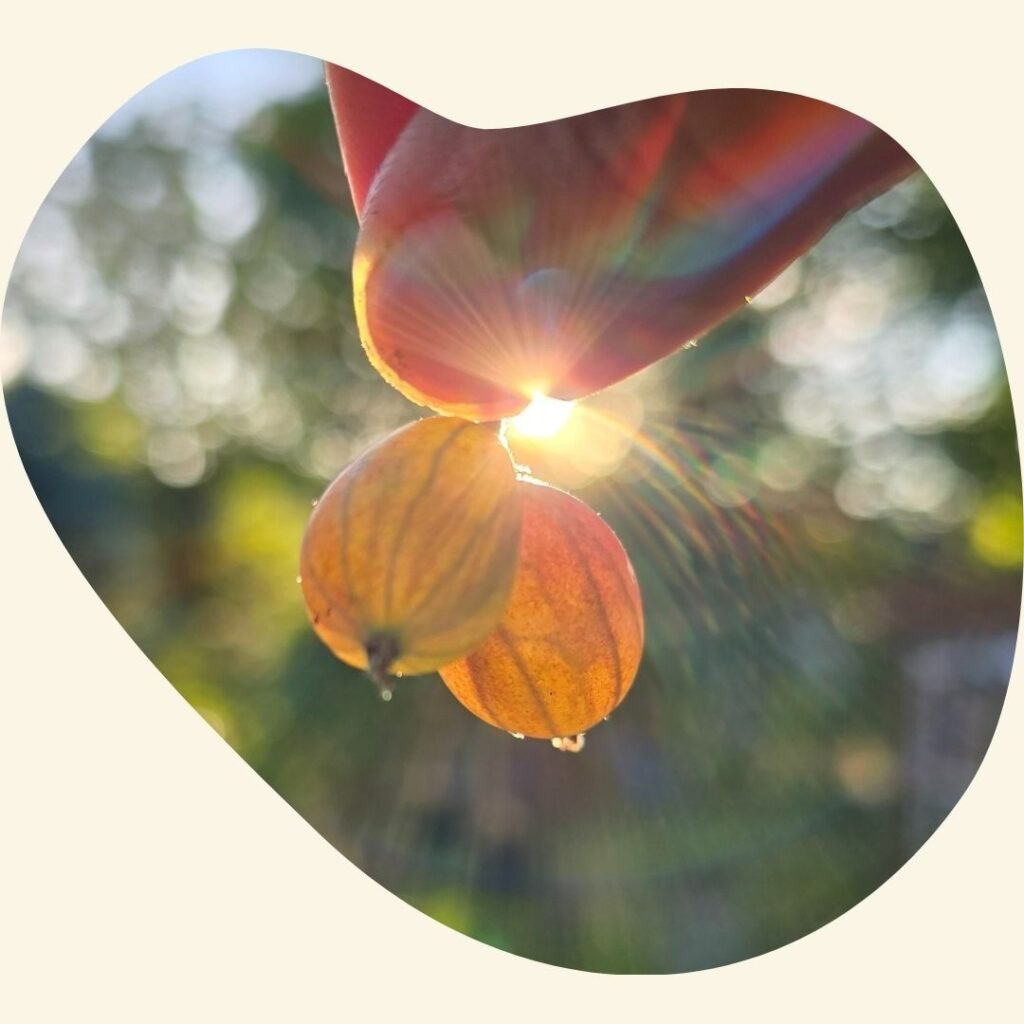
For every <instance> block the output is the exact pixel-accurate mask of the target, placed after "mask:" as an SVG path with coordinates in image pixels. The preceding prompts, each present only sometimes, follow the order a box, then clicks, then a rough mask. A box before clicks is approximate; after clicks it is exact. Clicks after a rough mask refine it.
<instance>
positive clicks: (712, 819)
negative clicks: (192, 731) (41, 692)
mask: <svg viewBox="0 0 1024 1024" xmlns="http://www.w3.org/2000/svg"><path fill="white" fill-rule="evenodd" d="M210 59H211V60H216V59H217V58H210ZM254 67H258V65H254ZM355 232H356V224H355V220H354V217H353V214H352V211H351V208H350V206H349V203H348V199H347V195H346V191H345V184H344V177H343V172H342V168H341V164H340V160H339V158H338V153H337V145H336V141H335V138H334V134H333V126H332V123H331V120H330V113H329V110H328V106H327V102H326V98H325V96H324V94H323V92H322V91H321V90H320V89H314V90H313V91H312V92H310V93H309V95H308V96H305V97H303V98H300V99H297V100H292V101H289V102H287V103H276V104H275V103H271V104H268V105H267V106H266V107H265V108H264V109H262V110H261V111H259V112H258V114H257V115H256V116H255V117H254V118H252V119H251V120H249V121H247V122H246V123H245V124H244V125H243V126H242V127H241V128H235V127H231V128H225V127H224V126H223V125H218V124H217V123H215V122H213V121H211V120H210V119H209V118H208V117H205V116H204V114H203V111H202V109H200V108H193V107H189V106H187V105H184V104H183V105H181V106H180V107H178V108H173V109H172V110H170V112H168V111H167V110H164V111H163V112H162V113H161V114H160V115H159V116H155V115H150V116H147V115H146V114H145V113H144V112H143V113H140V114H139V116H138V117H136V118H135V119H134V120H129V121H127V122H125V121H124V119H122V124H121V127H120V128H119V130H118V131H117V132H107V133H103V132H101V133H100V134H99V135H97V137H95V138H94V139H93V140H91V142H90V143H89V144H88V145H87V146H86V147H85V149H84V150H83V151H82V153H81V154H80V155H79V156H78V157H77V158H76V160H75V161H74V162H73V163H72V164H71V166H70V167H69V168H68V170H67V171H66V173H65V174H64V175H63V176H62V178H61V179H60V181H58V183H57V184H56V186H55V188H54V190H53V192H52V194H51V196H50V197H49V198H48V200H47V201H46V203H45V205H44V206H43V208H42V209H41V211H40V213H39V215H38V216H37V218H36V220H35V222H34V224H33V226H32V229H31V231H30V233H29V236H28V238H27V239H26V242H25V246H24V248H23V251H22V253H21V255H20V257H19V260H18V264H17V266H16V268H15V273H14V277H13V280H12V285H11V289H10V292H9V295H8V299H7V305H6V308H5V313H4V324H3V331H4V335H3V348H2V350H0V351H2V356H3V363H2V365H3V369H4V375H5V381H6V401H7V408H8V413H9V415H10V419H11V423H12V427H13V430H14V435H15V438H16V441H17V443H18V447H19V450H20V452H21V454H22V458H23V460H24V463H25V467H26V470H27V472H28V475H29V477H30V479H31V481H32V484H33V486H34V488H35V490H36V492H37V494H38V496H39V499H40V502H41V503H42V505H43V508H44V509H45V510H46V513H47V515H48V516H49V517H50V519H51V521H52V522H53V525H54V527H55V529H56V531H57V533H58V534H59V535H60V538H61V540H62V541H63V542H64V544H65V545H66V546H67V548H68V550H69V551H70V552H71V554H72V556H73V557H74V559H75V561H76V562H77V564H78V565H79V567H80V568H81V570H82V571H83V573H84V574H85V576H86V577H87V578H88V579H89V581H90V582H91V584H92V585H93V586H94V587H95V589H96V591H97V593H98V594H99V596H100V597H101V598H102V600H103V601H104V602H105V603H106V604H107V606H108V607H109V608H110V610H111V612H112V613H113V614H114V615H115V617H116V618H117V619H118V621H119V622H121V623H122V625H123V626H124V628H125V629H126V630H127V632H128V633H129V634H130V635H131V636H132V637H133V639H134V640H135V641H136V642H137V643H138V644H139V646H140V647H141V648H142V650H143V651H145V652H146V654H147V655H148V656H149V657H150V658H151V659H152V660H153V661H154V663H155V664H156V665H157V666H158V667H159V668H160V669H161V671H162V672H163V673H164V674H165V675H166V676H167V678H168V679H169V680H170V681H171V682H172V683H173V684H174V686H175V687H177V689H178V690H179V691H180V692H181V694H182V695H183V696H184V698H185V699H186V700H188V701H189V702H190V703H191V704H192V705H194V706H195V707H196V709H197V710H198V711H199V713H200V714H202V715H203V716H204V717H205V718H206V720H207V721H208V722H209V723H210V725H211V726H212V727H213V728H215V729H216V730H217V731H218V732H219V733H221V735H223V736H224V737H225V739H226V740H227V741H228V742H230V743H231V744H232V745H233V746H234V747H235V749H236V750H238V752H239V753H240V754H241V755H242V756H243V757H244V758H245V759H246V760H247V761H248V762H249V763H250V764H252V765H253V767H254V768H255V769H256V770H257V771H258V772H259V773H260V774H261V775H262V776H263V778H265V779H266V780H267V782H268V783H270V785H272V786H273V787H274V788H275V789H276V790H277V791H278V792H279V793H281V795H282V796H284V797H285V799H287V800H288V801H289V802H290V803H291V804H292V805H293V806H294V807H295V808H296V809H297V810H298V811H299V812H300V813H301V814H303V815H304V816H305V817H306V818H307V819H308V820H309V821H310V822H311V823H312V824H313V825H314V826H315V827H316V828H317V829H318V830H319V831H320V832H321V833H322V834H323V835H325V836H326V837H327V838H328V839H329V840H330V841H331V842H332V843H333V844H334V845H335V846H336V847H337V848H338V849H339V850H340V851H341V852H342V853H343V854H344V855H345V856H347V857H349V858H350V859H351V860H352V861H353V862H355V863H356V864H357V865H359V866H360V867H361V868H362V869H363V870H364V871H366V872H367V874H369V875H370V876H371V877H372V878H374V879H376V880H377V881H379V882H380V883H381V884H382V885H384V886H386V887H387V888H388V889H389V890H391V891H392V892H394V893H396V894H397V895H399V896H400V897H401V898H403V899H405V900H407V901H408V902H410V903H411V904H413V905H414V906H416V907H418V908H420V909H421V910H423V911H424V912H426V913H428V914H430V915H432V916H433V917H435V918H437V919H438V920H440V921H442V922H444V923H446V924H448V925H450V926H451V927H453V928H457V929H459V930H461V931H464V932H465V933H467V934H469V935H472V936H475V937H477V938H479V939H481V940H483V941H485V942H488V943H491V944H492V945H494V946H497V947H499V948H502V949H506V950H509V951H512V952H514V953H518V954H522V955H526V956H530V957H534V958H538V959H541V960H546V961H550V962H552V963H556V964H561V965H565V966H569V967H576V968H583V969H588V970H597V971H614V972H668V971H681V970H696V969H701V968H706V967H711V966H715V965H717V964H723V963H728V962H731V961H734V960H737V959H742V958H745V957H749V956H753V955H756V954H758V953H762V952H764V951H766V950H769V949H771V948H773V947H776V946H778V945H780V944H783V943H786V942H788V941H791V940H793V939H795V938H798V937H799V936H802V935H804V934H806V933H807V932H808V931H810V930H812V929H814V928H816V927H818V926H820V925H822V924H824V923H826V922H828V921H829V920H831V919H833V918H834V917H836V916H837V915H839V914H841V913H842V912H844V911H845V910H847V909H848V908H850V907H851V906H853V905H854V904H855V903H857V902H858V901H859V900H860V899H862V898H863V897H865V896H866V895H868V894H869V893H870V892H872V891H873V890H874V889H875V888H876V887H877V886H878V885H880V884H881V883H882V882H884V881H885V880H886V879H887V878H888V877H889V876H890V875H892V874H893V872H894V871H896V870H897V869H898V868H899V867H900V866H901V865H902V864H903V863H904V862H905V861H906V860H907V858H908V857H909V856H911V855H912V854H913V852H914V851H915V850H916V849H917V848H918V847H919V846H920V844H921V843H922V842H923V841H924V840H925V839H926V838H927V837H928V836H929V835H930V834H931V832H932V831H933V830H934V829H935V827H936V826H937V825H938V824H939V823H940V822H941V821H942V819H943V818H944V816H945V815H946V814H947V813H948V811H949V810H950V808H951V807H952V806H953V805H954V804H955V802H956V801H957V799H958V798H959V797H960V795H961V794H962V792H963V791H964V789H965V787H966V786H967V785H968V783H969V782H970V779H971V777H972V776H973V773H974V771H975V769H976V768H977V765H978V764H979V763H980V760H981V758H982V757H983V755H984V753H985V750H986V748H987V745H988V742H989V739H990V737H991V734H992V730H993V728H994V726H995V721H996V719H997V717H998V714H999V710H1000V708H1001V706H1002V700H1003V695H1004V692H1005V687H1006V684H1007V680H1008V676H1009V669H1010V663H1011V659H1012V655H1013V649H1014V637H1015V632H1016V627H1017V621H1018V617H1019V602H1020V585H1021V548H1022V540H1021V487H1020V464H1019V458H1018V453H1017V449H1016V443H1015V429H1014V422H1013V411H1012V408H1011V403H1010V398H1009V391H1008V387H1007V382H1006V376H1005V371H1004V369H1003V365H1002V359H1001V356H1000V353H999V348H998V343H997V340H996V337H995V333H994V329H993V326H992V322H991V318H990V315H989V312H988V307H987V304H986V302H985V299H984V295H983V292H982V290H981V286H980V283H979V281H978V278H977V274H976V271H975V268H974V265H973V263H972V261H971V258H970V255H969V252H968V250H967V248H966V246H965V244H964V242H963V240H962V238H961V237H960V234H959V232H958V231H957V228H956V225H955V223H954V221H953V219H952V217H951V216H950V214H949V212H948V211H947V210H946V209H945V207H944V205H943V204H942V202H941V200H940V199H939V197H938V196H937V195H936V194H935V192H934V190H933V189H932V188H931V186H930V185H929V183H928V181H927V180H926V179H925V178H924V177H923V176H920V175H919V176H917V177H915V178H914V179H912V180H910V181H908V182H905V183H904V184H903V185H901V186H899V187H898V188H897V189H894V190H893V191H892V192H890V193H888V194H887V195H886V196H883V197H881V198H880V199H878V200H876V201H875V202H874V203H872V204H871V205H870V206H868V207H866V208H865V209H864V210H862V211H860V212H859V213H858V214H856V215H852V216H850V217H848V218H847V219H846V220H845V221H844V222H842V223H841V224H840V225H838V226H837V227H836V229H835V230H834V231H833V232H832V233H831V234H830V235H829V236H828V237H827V238H826V239H825V240H824V241H823V242H822V243H821V245H820V246H818V247H817V248H816V249H815V250H814V251H813V252H812V253H811V254H809V255H808V256H806V257H805V258H803V259H802V260H801V261H800V263H799V264H798V265H797V266H796V267H795V268H793V269H792V270H791V271H789V272H787V273H786V274H785V275H783V277H782V278H780V279H779V280H778V281H777V282H776V283H775V284H774V285H773V286H772V287H771V288H769V289H768V291H766V292H765V293H763V294H762V295H761V296H758V297H756V298H755V300H754V301H753V302H752V303H751V304H750V306H749V308H748V309H746V310H745V311H743V312H742V313H741V314H739V315H737V316H736V317H735V318H733V319H732V320H731V321H730V322H728V323H727V324H725V325H724V326H723V327H722V328H720V329H719V330H717V331H716V332H714V333H713V334H712V335H711V336H709V337H707V338H705V339H703V340H702V341H701V343H700V344H699V345H698V346H696V348H693V349H690V350H686V351H683V352H680V353H679V354H678V355H677V356H675V357H673V358H672V359H670V360H668V361H666V362H665V363H663V364H661V365H659V366H657V367H655V368H652V370H650V371H648V372H645V373H644V374H641V375H640V376H639V377H638V378H635V379H634V380H633V381H630V382H626V384H625V385H623V387H622V388H621V389H619V390H618V391H616V392H615V393H614V394H610V395H609V396H608V398H607V399H599V401H604V400H607V401H610V402H612V403H613V404H614V403H615V402H625V403H626V405H628V406H629V408H630V409H632V410H634V412H635V411H636V410H639V413H638V414H637V415H636V416H635V417H634V419H635V420H636V422H637V424H638V428H639V430H640V431H641V433H640V440H638V441H635V442H634V443H630V444H627V445H625V446H623V447H622V450H621V451H619V450H616V455H615V459H616V462H615V465H614V466H611V467H609V466H607V465H605V466H603V467H601V468H599V469H595V470H594V471H592V472H590V471H586V472H582V471H581V469H580V466H581V465H584V464H587V463H586V459H583V460H582V462H581V460H579V459H576V460H567V459H561V460H560V459H559V458H558V457H557V452H555V453H550V452H549V453H548V454H547V455H545V453H544V451H542V450H539V449H537V450H529V451H526V452H525V453H524V454H523V457H524V458H525V459H526V460H527V461H529V462H530V464H531V465H532V467H533V469H534V471H535V472H537V473H538V474H539V475H541V476H544V477H546V478H549V479H551V480H552V481H553V482H556V483H561V484H563V485H566V486H571V487H573V488H574V489H577V490H578V491H579V492H580V493H581V495H583V496H584V497H585V498H586V500H587V501H589V502H590V503H591V504H593V505H594V506H595V507H597V508H598V509H599V510H600V511H601V512H602V514H603V515H604V516H605V517H606V518H607V519H608V521H609V522H610V523H611V524H612V525H613V527H614V528H615V529H616V531H617V532H618V533H619V535H620V536H621V538H622V539H623V542H624V543H625V545H626V547H627V549H628V550H629V551H630V554H631V556H632V558H633V561H634V563H635V565H636V569H637V572H638V575H639V578H640V581H641V585H642V588H643V593H644V598H645V605H646V613H647V627H648V642H647V649H646V654H645V660H644V664H643V666H642V670H641V673H640V676H639V678H638V681H637V683H636V685H635V688H634V690H633V692H632V694H631V695H630V697H629V699H628V700H627V701H626V703H625V704H624V705H623V706H622V707H621V708H620V709H619V710H618V711H617V712H616V714H615V715H614V716H613V718H612V720H611V721H610V722H609V723H607V724H605V725H602V726H601V727H600V728H599V729H596V730H594V732H593V733H592V734H591V736H590V737H589V738H588V743H587V747H586V750H585V751H584V752H583V753H582V754H581V755H579V756H576V757H569V756H566V755H562V754H558V753H556V752H555V751H553V750H552V749H551V748H550V747H548V746H546V745H544V744H541V743H534V742H518V741H515V740H513V739H511V738H510V737H508V736H506V735H505V734H503V733H500V732H498V731H496V730H493V729H490V728H489V727H487V726H485V725H484V724H482V723H480V722H478V721H476V720H475V719H473V718H471V717H470V716H469V715H468V714H467V713H466V712H464V711H463V710H462V709H461V708H460V707H459V706H458V705H457V704H456V703H455V701H454V700H453V699H452V698H451V697H450V696H449V695H448V693H447V691H445V689H444V688H443V686H441V684H440V683H439V682H438V680H437V679H436V678H426V679H420V680H409V681H407V682H406V683H405V684H404V685H402V686H401V688H400V689H399V691H398V693H397V695H396V699H395V700H394V701H393V702H392V703H391V704H390V705H383V704H382V703H381V702H380V701H379V700H377V698H376V697H375V693H374V690H373V688H372V687H371V686H370V685H369V684H368V683H366V682H365V680H363V679H362V678H361V677H360V676H359V674H358V673H356V672H354V671H352V670H350V669H348V668H347V667H346V666H344V665H342V664H341V663H339V662H337V661H336V660H334V659H333V658H332V657H331V655H330V654H329V653H328V652H327V651H326V650H325V649H324V648H323V647H322V646H321V645H320V644H319V642H318V641H317V640H316V638H315V637H314V636H313V634H312V632H311V630H310V629H309V628H308V626H307V623H306V620H305V615H304V611H303V608H302V604H301V599H300V593H299V588H298V586H297V585H296V572H297V561H298V548H299V542H300V538H301V535H302V531H303V528H304V525H305V522H306V519H307V516H308V512H309V508H310V504H311V502H312V501H313V500H314V499H315V498H316V497H318V495H319V494H320V492H321V491H322V489H323V487H324V486H325V484H326V482H327V481H328V480H329V479H330V478H331V477H333V475H335V474H336V473H337V472H338V471H339V470H340V469H341V468H343V466H344V465H346V464H347V463H348V462H349V461H350V460H351V459H352V458H353V457H355V455H357V454H358V453H359V452H360V451H361V450H362V449H363V448H365V447H366V446H367V445H368V444H369V442H370V441H371V440H373V439H375V438H378V437H380V436H382V435H383V434H385V433H387V432H388V431H389V430H391V429H392V428H394V427H396V426H398V425H400V424H401V423H403V422H406V421H408V420H409V419H411V418H413V417H414V416H416V415H419V414H420V411H419V410H417V409H415V408H413V407H412V406H410V405H408V403H406V402H405V401H404V400H403V399H401V398H400V397H399V396H398V395H397V393H395V392H394V391H392V390H391V389H390V388H389V387H388V386H387V385H386V384H385V383H383V382H382V381H381V380H380V379H379V378H377V376H376V375H375V373H374V372H373V371H372V369H371V368H370V366H369V364H368V363H367V362H366V360H365V358H364V356H363V353H362V350H361V348H360V345H359V340H358V337H357V334H356V330H355V327H354V324H353V319H352V299H351V288H350V282H349V261H350V257H351V250H352V245H353V241H354V238H355ZM598 447H600V446H597V445H595V446H594V450H595V451H596V449H597V448H598ZM603 450H604V449H602V451H603ZM591 454H593V452H592V453H591ZM937 898H939V899H941V894H937Z"/></svg>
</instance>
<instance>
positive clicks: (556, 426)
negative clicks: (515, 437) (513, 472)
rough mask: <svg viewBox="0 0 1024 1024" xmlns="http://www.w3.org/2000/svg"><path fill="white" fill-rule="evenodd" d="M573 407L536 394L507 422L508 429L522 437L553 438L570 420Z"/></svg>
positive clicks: (570, 404) (573, 404)
mask: <svg viewBox="0 0 1024 1024" xmlns="http://www.w3.org/2000/svg"><path fill="white" fill-rule="evenodd" d="M575 405H576V403H575V402H562V401H559V399H557V398H548V396H547V395H541V394H537V395H534V396H533V401H531V402H530V404H529V405H528V406H527V407H526V408H525V409H524V410H523V411H522V412H521V413H519V415H518V416H513V417H512V418H511V419H510V420H509V421H508V423H509V427H510V428H511V429H512V430H513V431H515V433H517V434H522V435H523V436H524V437H537V438H548V437H554V436H555V435H556V434H557V433H559V432H560V431H561V430H562V429H563V428H564V427H565V426H566V424H568V422H569V420H570V419H571V418H572V414H573V408H574V407H575Z"/></svg>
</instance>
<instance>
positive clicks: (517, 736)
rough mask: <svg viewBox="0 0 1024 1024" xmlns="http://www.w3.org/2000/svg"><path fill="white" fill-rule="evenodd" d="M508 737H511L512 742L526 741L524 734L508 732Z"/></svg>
mask: <svg viewBox="0 0 1024 1024" xmlns="http://www.w3.org/2000/svg"><path fill="white" fill-rule="evenodd" d="M509 736H511V737H512V739H514V740H525V739H526V734H525V733H521V732H510V733H509Z"/></svg>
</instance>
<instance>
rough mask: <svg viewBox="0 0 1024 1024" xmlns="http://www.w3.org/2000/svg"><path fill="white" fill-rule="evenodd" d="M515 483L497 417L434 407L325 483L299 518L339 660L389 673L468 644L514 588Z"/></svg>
mask: <svg viewBox="0 0 1024 1024" xmlns="http://www.w3.org/2000/svg"><path fill="white" fill-rule="evenodd" d="M520 495H521V491H520V488H519V487H518V485H517V481H516V472H515V468H514V467H513V464H512V460H511V458H510V456H509V453H508V451H507V449H506V448H505V447H504V446H503V445H502V443H501V442H500V440H499V438H498V436H497V434H496V433H495V432H494V430H492V429H489V428H487V427H482V426H479V425H477V424H473V423H468V422H466V421H463V420H458V419H452V418H445V417H435V418H431V419H424V420H420V421H418V422H416V423H413V424H411V425H409V426H407V427H404V428H402V429H400V430H398V431H396V432H395V433H394V434H392V435H390V436H389V437H388V438H386V439H385V440H384V441H383V442H381V443H380V444H378V445H376V446H375V447H374V448H372V449H370V450H369V451H367V452H366V453H365V454H364V455H362V456H361V457H360V458H359V459H357V460H356V462H354V463H353V464H352V465H351V466H349V467H348V468H347V469H345V470H344V471H343V472H342V473H341V475H340V476H338V477H337V479H336V480H335V481H334V482H333V483H332V484H331V485H330V487H328V488H327V490H326V492H325V493H324V495H323V497H322V498H321V499H320V501H319V502H318V503H317V505H316V507H315V508H314V510H313V514H312V516H311V518H310V521H309V525H308V526H307V528H306V534H305V537H304V538H303V543H302V553H301V582H302V592H303V596H304V597H305V601H306V608H307V612H308V614H309V617H310V621H311V622H312V624H313V628H314V629H315V630H316V633H317V635H318V636H319V637H320V639H321V640H323V642H324V643H325V644H326V645H327V646H328V647H329V648H330V649H331V650H332V651H333V652H334V654H335V655H337V657H339V658H340V659H341V660H342V661H345V662H347V663H348V664H350V665H353V666H355V667H357V668H368V667H369V668H371V669H373V668H376V670H377V671H378V672H379V671H381V670H383V671H387V672H390V673H392V674H394V675H419V674H424V673H428V672H433V671H435V670H436V669H437V668H439V667H440V666H441V665H444V664H447V663H448V662H450V661H452V660H453V659H454V658H458V657H460V656H462V655H464V654H466V653H467V652H469V651H471V650H472V649H473V648H474V647H476V646H477V645H478V644H479V643H480V642H481V641H482V640H483V639H484V638H485V637H486V636H487V635H488V634H489V633H490V632H491V631H492V630H493V629H494V627H495V625H496V624H497V622H498V621H499V619H500V617H501V614H502V611H503V610H504V607H505V605H506V603H507V601H508V597H509V594H510V592H511V589H512V584H513V580H514V578H515V572H516V565H517V559H518V548H519V537H520V521H521V497H520ZM368 652H369V653H368ZM374 652H376V654H377V659H376V660H377V665H376V666H374V665H372V664H371V662H372V661H373V660H374V659H373V658H372V657H371V655H373V654H374Z"/></svg>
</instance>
